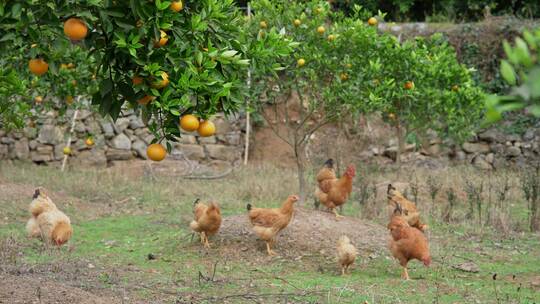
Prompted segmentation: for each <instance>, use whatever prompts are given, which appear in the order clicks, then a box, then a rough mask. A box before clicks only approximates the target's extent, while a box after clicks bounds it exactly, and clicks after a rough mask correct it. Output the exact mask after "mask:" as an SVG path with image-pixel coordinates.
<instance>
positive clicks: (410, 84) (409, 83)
mask: <svg viewBox="0 0 540 304" xmlns="http://www.w3.org/2000/svg"><path fill="white" fill-rule="evenodd" d="M403 88H405V90H412V89H414V82H412V81H407V82H405V84H404V85H403Z"/></svg>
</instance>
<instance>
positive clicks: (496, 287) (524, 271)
mask: <svg viewBox="0 0 540 304" xmlns="http://www.w3.org/2000/svg"><path fill="white" fill-rule="evenodd" d="M134 166H135V165H134ZM370 172H372V173H370V174H369V175H366V176H364V179H363V180H364V181H365V180H366V179H369V180H370V182H369V183H365V182H364V185H371V184H373V188H374V189H375V188H376V185H377V184H384V183H387V182H388V181H392V182H399V181H409V182H410V181H411V180H417V181H418V184H419V185H420V191H419V194H418V197H419V199H418V200H419V206H420V208H424V209H423V210H426V212H425V213H426V214H427V215H429V216H427V222H428V223H429V225H430V228H431V230H430V232H429V239H430V244H431V251H432V256H433V260H434V262H433V265H432V267H430V268H425V267H423V266H422V265H421V264H420V263H418V262H413V263H411V265H410V266H411V270H410V274H411V277H412V280H411V281H409V282H404V281H402V280H401V279H400V271H401V269H400V267H399V266H398V264H397V262H396V261H394V260H393V259H391V258H390V256H389V253H388V252H387V251H386V250H384V249H382V250H381V249H379V248H383V247H384V246H385V244H386V242H387V240H386V238H384V237H378V236H377V237H374V236H372V237H373V241H372V242H373V248H362V249H361V250H360V255H361V256H360V259H359V260H357V263H356V264H355V266H354V267H353V268H352V273H351V274H350V275H347V276H343V277H342V276H340V275H339V269H338V267H337V265H336V262H335V257H334V256H335V253H334V248H332V247H331V246H328V248H325V247H324V246H323V245H320V244H313V247H310V246H300V245H296V244H300V243H301V241H303V243H305V240H295V239H291V238H294V237H296V235H298V234H287V233H284V234H283V235H282V236H281V237H280V238H279V239H278V243H277V247H276V251H278V253H282V254H280V255H279V256H277V257H273V258H272V257H267V256H266V253H265V251H264V249H263V244H262V243H261V242H257V241H256V239H255V238H254V237H253V236H252V235H251V234H246V235H245V236H244V235H242V233H238V234H239V235H234V234H235V233H236V231H226V230H227V229H226V228H225V227H224V228H222V231H220V234H219V235H217V236H216V237H215V238H214V239H211V243H212V248H211V249H210V250H204V249H203V248H201V246H200V244H199V243H198V239H197V238H192V235H191V233H190V231H189V221H190V220H191V218H192V210H191V208H192V202H193V201H194V200H195V198H201V199H202V200H204V201H206V200H215V201H217V202H219V203H220V205H221V206H222V211H223V215H224V216H225V217H228V218H231V219H233V220H231V221H232V222H235V221H237V220H236V218H238V215H244V214H245V205H246V203H248V202H249V203H252V204H254V205H255V206H276V205H278V204H280V202H281V201H282V200H283V199H284V198H285V197H286V196H287V195H288V194H292V193H294V189H295V180H296V179H295V175H294V171H291V170H286V169H279V168H275V167H272V166H251V167H247V168H244V169H242V170H240V171H237V172H235V173H233V174H232V175H230V176H228V177H227V178H226V179H222V180H204V181H202V180H184V179H180V178H175V177H173V176H160V175H157V176H156V177H155V178H150V177H148V176H145V175H144V174H138V173H136V172H135V171H132V170H129V168H125V169H115V168H110V169H106V170H76V169H71V170H70V171H68V172H65V173H61V172H60V171H59V170H58V169H56V168H52V167H37V166H32V165H28V164H7V163H4V164H0V207H1V208H0V246H1V248H0V249H1V251H0V252H1V253H0V277H5V278H6V279H9V280H10V281H13V282H14V283H13V284H12V285H9V284H8V287H6V286H4V287H0V298H2V296H6V297H12V299H11V300H12V302H8V303H26V302H24V301H34V300H35V298H36V297H37V298H40V297H45V293H46V290H42V289H43V288H42V289H39V288H37V287H36V285H38V286H39V285H40V284H42V283H43V282H48V283H49V284H57V285H61V286H62V287H63V288H68V289H67V290H68V291H67V294H70V288H72V289H73V290H74V291H73V293H74V294H75V290H76V291H77V292H79V291H81V292H85V293H84V299H85V301H88V302H84V303H364V302H365V301H366V302H367V303H402V302H407V303H540V262H539V261H540V237H539V235H538V234H532V233H530V232H527V231H526V229H525V228H526V226H527V225H526V222H527V211H526V210H527V209H526V204H525V202H524V201H523V199H522V198H521V196H520V194H519V192H520V188H519V186H518V185H517V183H518V180H517V179H516V178H515V176H514V175H512V176H511V180H512V182H513V184H512V187H511V189H510V191H509V194H508V199H507V201H505V202H504V203H505V204H504V206H506V207H500V206H499V207H497V208H495V207H489V206H488V207H487V208H486V209H487V210H488V211H487V212H488V213H489V212H490V211H489V210H491V209H493V210H503V211H504V212H503V211H501V212H503V213H504V214H503V215H504V216H498V214H495V213H491V214H490V215H491V218H503V219H504V221H503V222H504V223H503V224H501V223H500V222H501V221H478V220H476V219H475V217H473V218H470V219H468V218H467V217H466V214H467V210H468V204H467V203H466V199H465V196H464V194H463V193H462V192H463V191H462V190H460V189H458V188H457V186H456V188H455V189H456V190H455V192H456V194H457V197H458V204H457V206H455V207H454V208H455V210H453V217H452V219H451V221H450V222H449V223H444V222H443V221H442V220H440V214H441V212H442V210H445V206H446V203H445V202H446V199H445V193H446V192H447V191H448V189H446V188H445V186H447V185H450V184H457V183H459V182H460V180H462V179H464V178H465V176H467V178H469V177H470V176H475V177H476V178H478V179H482V177H483V174H484V173H483V172H476V171H474V172H473V171H469V169H467V170H465V169H463V168H456V169H451V170H450V171H445V172H435V173H433V172H431V173H429V174H431V175H429V176H428V175H427V173H426V172H423V171H420V170H419V171H416V172H415V173H414V178H411V176H410V172H409V171H402V172H397V171H392V170H390V171H389V172H383V171H381V170H372V171H370ZM310 178H311V180H312V177H310ZM428 178H435V179H437V180H438V182H439V184H440V185H441V190H440V191H439V192H440V193H439V195H438V196H437V197H436V199H435V200H434V202H431V198H430V197H429V192H430V191H429V189H430V187H428V186H427V184H428V182H427V181H426V179H428ZM358 180H359V181H360V180H361V177H359V178H358ZM494 180H495V181H498V180H499V179H497V178H496V177H494ZM37 186H43V187H45V188H46V189H47V190H48V191H49V192H50V194H51V196H52V198H53V200H54V201H55V202H56V204H57V205H58V206H59V207H60V208H61V209H62V210H64V211H65V212H66V213H67V214H68V215H70V217H71V219H72V222H73V224H74V230H75V233H74V237H73V239H72V241H71V242H70V243H69V245H68V246H64V247H63V248H61V249H59V250H58V249H54V248H46V247H45V246H44V245H43V244H41V242H40V241H38V240H30V239H27V238H26V236H25V231H24V225H25V222H26V220H27V218H28V214H27V206H28V204H29V203H30V200H31V195H32V193H33V190H34V188H35V187H37ZM355 186H356V189H355V195H353V198H352V200H351V201H350V202H349V203H348V204H347V205H346V206H345V208H344V210H343V213H344V214H345V215H346V216H347V217H349V218H351V220H350V221H347V222H346V223H347V224H345V223H344V224H343V231H348V229H349V230H350V229H355V227H354V225H358V226H359V227H360V226H362V225H368V224H369V225H378V226H376V227H380V230H381V233H384V235H386V230H385V227H384V225H385V224H386V223H385V221H386V216H385V211H384V210H385V206H386V203H385V200H384V198H383V197H379V198H377V197H375V196H372V197H371V198H369V199H368V200H367V202H364V203H363V205H361V204H359V203H358V201H359V194H358V193H357V192H361V191H362V187H365V186H362V184H360V182H359V183H357V184H356V185H355ZM486 189H488V188H486ZM490 189H492V191H493V193H494V194H493V196H494V197H495V196H496V191H497V190H496V189H498V186H497V184H494V185H493V187H491V188H490ZM375 192H376V191H375V190H374V191H373V193H375ZM486 204H487V203H486ZM493 206H497V203H495V202H494V203H493ZM303 208H306V209H312V208H313V207H312V205H311V203H310V202H308V203H306V204H305V205H304V206H303ZM310 212H311V211H310ZM306 214H314V216H320V217H321V218H324V219H325V220H326V219H331V215H329V214H326V213H325V212H322V211H318V212H311V213H306ZM235 216H236V217H235ZM299 221H301V218H299V217H297V218H295V222H294V223H292V224H291V225H298V224H299V223H298V222H299ZM350 223H353V224H350ZM479 223H480V224H479ZM491 223H493V224H491ZM232 224H234V223H232ZM345 225H348V226H352V227H345ZM227 227H229V226H227ZM291 229H292V228H291ZM323 229H325V228H324V227H306V228H305V230H306V231H305V235H304V236H302V237H309V236H310V235H316V234H318V233H320V231H319V230H323ZM246 231H250V230H249V227H246ZM325 233H326V234H325V235H328V237H329V238H332V237H335V240H332V242H331V243H332V244H333V243H335V241H337V238H338V237H339V235H341V233H342V232H340V230H339V228H335V227H333V230H332V231H326V232H325ZM345 233H346V232H345ZM367 237H370V236H369V235H366V238H367ZM357 241H358V240H357ZM353 242H355V240H354V239H353ZM303 243H302V244H303ZM311 248H317V250H315V249H311ZM321 248H322V249H321ZM470 265H472V267H473V268H474V267H477V268H478V269H477V271H475V272H471V271H470V270H468V268H469V267H468V266H470ZM473 270H474V269H473ZM37 278H39V282H41V283H39V284H38V283H35V280H37ZM19 281H20V282H19ZM27 281H30V282H34V283H35V284H26V285H24V284H23V283H24V282H27ZM9 286H19V287H17V288H14V287H11V288H14V289H17V290H15V291H13V290H11V291H10V290H7V289H9V288H10V287H9ZM54 286H56V285H54ZM36 288H37V289H36ZM10 292H11V293H10ZM63 298H66V299H67V298H68V296H67V295H62V294H58V295H56V298H55V300H56V301H58V302H57V303H69V301H68V300H65V302H62V299H63ZM18 301H19V302H18ZM71 301H72V302H73V299H72V300H71ZM100 301H101V302H100ZM0 302H1V301H0ZM44 303H47V302H46V301H45V302H44ZM81 303H82V302H81Z"/></svg>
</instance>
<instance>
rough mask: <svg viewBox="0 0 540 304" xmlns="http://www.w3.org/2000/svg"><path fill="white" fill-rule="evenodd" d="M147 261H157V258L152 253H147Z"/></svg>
mask: <svg viewBox="0 0 540 304" xmlns="http://www.w3.org/2000/svg"><path fill="white" fill-rule="evenodd" d="M147 259H148V260H150V261H151V260H155V259H157V257H156V256H155V255H154V254H153V253H149V254H148V256H147Z"/></svg>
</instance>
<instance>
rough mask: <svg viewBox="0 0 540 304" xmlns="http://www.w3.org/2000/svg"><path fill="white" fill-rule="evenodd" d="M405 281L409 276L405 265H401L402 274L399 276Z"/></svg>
mask: <svg viewBox="0 0 540 304" xmlns="http://www.w3.org/2000/svg"><path fill="white" fill-rule="evenodd" d="M401 277H402V278H403V279H405V281H408V280H410V278H409V272H408V271H407V267H403V275H402V276H401Z"/></svg>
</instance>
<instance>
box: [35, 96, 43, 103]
mask: <svg viewBox="0 0 540 304" xmlns="http://www.w3.org/2000/svg"><path fill="white" fill-rule="evenodd" d="M34 102H35V103H37V104H40V103H42V102H43V97H41V96H36V98H34Z"/></svg>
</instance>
